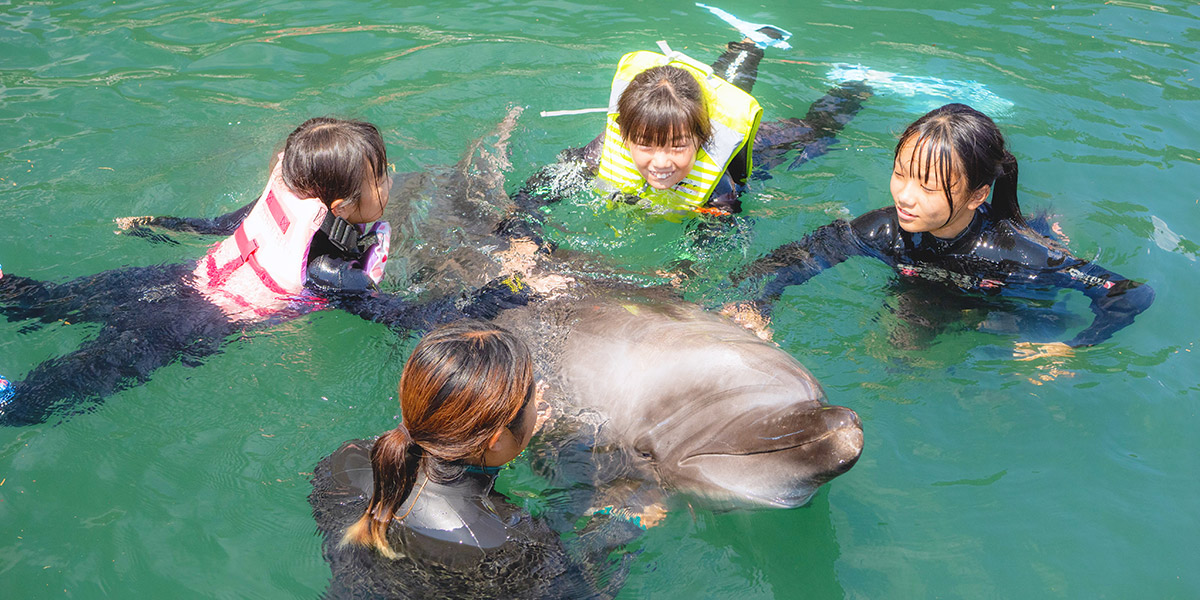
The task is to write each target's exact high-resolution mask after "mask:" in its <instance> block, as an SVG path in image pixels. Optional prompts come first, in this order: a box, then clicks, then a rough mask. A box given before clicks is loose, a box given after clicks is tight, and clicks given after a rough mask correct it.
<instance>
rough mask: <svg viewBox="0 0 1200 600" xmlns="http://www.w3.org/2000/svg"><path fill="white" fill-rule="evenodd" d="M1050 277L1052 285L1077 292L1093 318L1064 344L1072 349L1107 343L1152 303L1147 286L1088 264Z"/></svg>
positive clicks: (1059, 271)
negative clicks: (1087, 301)
mask: <svg viewBox="0 0 1200 600" xmlns="http://www.w3.org/2000/svg"><path fill="white" fill-rule="evenodd" d="M1051 277H1052V279H1053V281H1052V283H1053V284H1055V285H1058V286H1060V287H1066V288H1071V289H1076V290H1079V291H1081V292H1083V293H1084V295H1086V296H1087V297H1088V298H1090V299H1091V301H1092V312H1093V313H1095V315H1096V318H1095V319H1094V320H1093V321H1092V324H1091V325H1090V326H1088V327H1087V328H1086V329H1084V330H1083V331H1081V332H1079V334H1078V335H1076V336H1075V337H1073V338H1071V339H1070V340H1068V341H1067V342H1066V344H1067V345H1068V346H1071V347H1074V348H1078V347H1080V346H1093V345H1095V344H1099V343H1100V342H1103V341H1105V340H1107V339H1108V338H1109V337H1110V336H1112V334H1113V333H1116V332H1117V331H1118V330H1120V329H1121V328H1123V327H1125V326H1126V325H1129V324H1130V323H1132V322H1133V319H1134V317H1136V316H1137V315H1138V314H1140V313H1141V312H1142V311H1144V310H1146V309H1147V308H1149V307H1150V305H1151V304H1153V303H1154V289H1153V288H1151V287H1150V286H1148V285H1146V284H1144V283H1139V282H1137V281H1133V280H1131V279H1126V278H1124V277H1122V276H1121V275H1118V274H1116V273H1113V272H1112V271H1109V270H1108V269H1105V268H1104V267H1100V266H1098V265H1094V264H1092V263H1082V264H1075V265H1072V266H1069V267H1065V268H1063V269H1060V270H1058V271H1054V272H1053V273H1051Z"/></svg>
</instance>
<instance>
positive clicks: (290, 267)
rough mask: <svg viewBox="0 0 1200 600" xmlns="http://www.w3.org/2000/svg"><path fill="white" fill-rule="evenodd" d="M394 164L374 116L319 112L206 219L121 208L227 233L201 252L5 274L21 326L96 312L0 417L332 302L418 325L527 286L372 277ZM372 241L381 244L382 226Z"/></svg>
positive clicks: (519, 298)
mask: <svg viewBox="0 0 1200 600" xmlns="http://www.w3.org/2000/svg"><path fill="white" fill-rule="evenodd" d="M386 166H387V154H386V150H385V148H384V144H383V139H382V137H381V136H380V135H379V131H378V130H377V129H376V128H375V127H374V126H373V125H371V124H369V123H362V122H355V121H343V120H338V119H330V118H317V119H310V120H309V121H306V122H305V123H304V124H302V125H301V126H300V127H299V128H297V129H296V130H295V131H293V132H292V134H291V135H290V136H288V140H287V143H286V144H285V147H284V151H283V153H282V155H281V156H280V158H279V160H278V161H277V163H276V164H275V165H274V167H273V168H272V170H271V174H270V177H269V181H268V183H267V185H266V187H265V189H264V190H263V192H262V194H261V195H260V196H259V197H258V198H257V199H256V200H255V201H254V202H252V203H251V204H250V205H247V206H245V207H243V208H241V209H239V210H237V211H235V212H233V213H230V214H228V215H224V216H222V217H218V218H216V219H209V220H206V219H176V218H169V217H168V218H148V217H138V218H133V219H124V220H122V222H123V223H122V224H123V225H136V224H150V225H156V226H161V227H166V228H168V229H176V230H189V231H195V232H200V233H224V234H225V235H228V236H229V237H228V238H226V239H224V240H222V241H220V242H218V243H217V244H215V245H213V246H212V247H211V248H210V249H209V250H208V252H207V253H206V254H205V255H204V256H203V257H201V258H200V259H199V260H197V261H195V262H190V263H183V264H173V265H153V266H147V267H131V268H122V269H116V270H112V271H106V272H103V273H99V274H96V275H90V276H85V277H81V278H79V279H75V280H73V281H69V282H66V283H49V282H43V281H36V280H33V279H29V278H27V277H21V276H16V275H5V276H3V277H0V313H2V314H3V315H4V316H5V317H6V318H7V319H8V320H10V321H16V320H26V319H28V320H36V322H34V323H33V324H32V325H31V326H29V327H26V328H25V330H24V331H25V332H28V331H31V330H34V329H37V328H38V327H40V325H41V324H44V323H56V322H58V321H60V320H62V321H67V322H70V323H78V322H81V321H92V322H96V323H99V324H101V328H100V331H99V333H98V334H97V335H96V337H95V338H94V339H91V340H89V341H87V342H84V343H83V344H82V345H81V346H80V347H79V348H78V349H77V350H75V351H73V352H71V353H69V354H66V355H64V356H59V357H56V358H52V359H49V360H47V361H45V362H43V363H41V364H39V365H37V366H36V367H34V368H33V369H32V370H31V371H30V372H29V373H27V374H26V375H25V377H24V379H23V380H21V381H16V382H15V383H14V384H13V385H12V392H13V394H12V395H11V397H9V398H7V399H3V398H0V424H10V425H21V424H30V423H39V422H43V421H46V420H47V419H49V418H51V417H53V416H55V415H58V416H60V417H65V416H67V415H70V414H73V413H76V412H81V411H84V410H87V409H88V408H89V407H91V406H94V405H95V404H98V403H99V402H100V401H101V400H103V399H104V398H105V397H106V396H109V395H111V394H113V393H115V392H118V391H120V390H122V389H126V388H128V387H130V386H132V385H135V384H138V383H141V382H144V381H146V380H147V379H149V377H150V374H151V373H152V372H153V371H154V370H155V369H157V368H159V367H161V366H165V365H168V364H171V363H174V362H177V361H178V362H182V363H184V364H185V365H188V366H196V365H199V364H201V362H202V360H203V359H204V357H206V356H209V355H211V354H214V353H216V352H218V351H219V350H220V348H221V345H222V344H223V343H224V342H225V340H226V339H230V338H231V337H232V336H235V334H239V333H241V332H244V331H246V330H247V329H251V328H257V327H263V326H266V325H269V324H273V323H275V322H279V321H281V320H286V319H289V318H293V317H297V316H301V315H304V314H307V313H309V312H312V311H314V310H319V309H321V308H325V307H334V308H340V309H343V310H346V311H348V312H351V313H353V314H357V315H359V316H362V317H363V318H365V319H368V320H372V321H377V322H382V323H385V324H387V325H389V326H391V327H393V328H395V329H403V330H410V329H428V328H430V327H432V326H433V325H435V324H438V323H442V322H447V321H452V320H455V319H458V318H462V317H464V316H473V317H484V318H486V317H490V316H494V314H495V313H496V312H497V311H498V310H500V309H502V308H506V307H509V306H513V305H515V304H519V303H524V302H525V301H526V300H527V292H526V291H525V289H524V288H523V287H522V286H521V285H519V284H516V283H512V282H509V283H494V284H489V285H488V286H485V287H484V288H481V289H480V290H477V291H475V292H473V293H471V294H470V295H469V297H467V298H465V299H462V298H442V299H437V300H432V301H429V302H425V303H420V304H418V303H413V302H408V301H405V300H404V299H401V298H398V297H396V296H393V295H389V294H383V293H379V292H377V291H374V290H371V289H368V288H369V287H370V285H369V284H370V283H371V282H372V277H373V276H375V275H376V274H378V271H379V270H380V269H379V267H380V264H381V263H382V258H381V257H379V256H378V255H377V254H372V252H378V250H374V251H372V250H370V248H366V249H364V248H363V247H364V246H371V245H372V241H371V240H372V237H371V236H369V235H368V236H363V235H362V233H363V231H362V230H361V228H360V225H361V224H363V223H368V222H371V221H374V220H376V219H378V218H379V217H380V216H381V215H382V212H383V208H384V206H386V204H387V200H388V188H389V185H390V178H389V177H388V176H387V172H386ZM143 231H144V230H143ZM380 231H381V228H377V229H376V230H375V236H376V237H378V236H379V235H380ZM383 234H384V235H386V231H383ZM364 237H366V238H367V239H365V240H364V239H363V238H364ZM377 246H379V247H381V248H384V249H386V247H387V240H386V239H384V240H383V241H382V243H379V244H377ZM0 367H2V365H0Z"/></svg>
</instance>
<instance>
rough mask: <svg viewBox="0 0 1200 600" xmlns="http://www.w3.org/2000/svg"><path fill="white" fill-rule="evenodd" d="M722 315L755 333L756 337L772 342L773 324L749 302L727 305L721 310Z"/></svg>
mask: <svg viewBox="0 0 1200 600" xmlns="http://www.w3.org/2000/svg"><path fill="white" fill-rule="evenodd" d="M721 314H722V315H725V316H726V317H729V318H730V319H733V322H734V323H737V324H738V325H741V326H742V327H745V328H746V329H749V330H750V331H753V332H754V335H757V336H758V337H759V338H761V339H762V340H764V341H767V342H769V341H771V336H772V335H774V333H775V332H773V331H771V327H770V324H771V322H770V321H769V320H768V319H767V318H766V317H764V316H762V313H760V312H758V309H756V308H754V305H753V304H751V303H749V302H735V303H733V304H726V305H725V308H722V309H721Z"/></svg>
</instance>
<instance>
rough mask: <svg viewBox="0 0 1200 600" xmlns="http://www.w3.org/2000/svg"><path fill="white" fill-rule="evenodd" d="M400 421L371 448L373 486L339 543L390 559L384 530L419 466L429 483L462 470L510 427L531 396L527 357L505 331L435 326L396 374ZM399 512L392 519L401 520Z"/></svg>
mask: <svg viewBox="0 0 1200 600" xmlns="http://www.w3.org/2000/svg"><path fill="white" fill-rule="evenodd" d="M398 393H399V396H400V412H401V415H402V417H403V421H402V422H401V424H400V426H399V427H397V428H396V429H393V430H391V431H389V432H387V433H385V434H383V435H382V436H380V437H379V439H378V440H376V441H375V446H374V447H373V448H371V471H372V474H373V475H374V491H373V492H372V494H371V501H370V502H369V503H368V504H367V508H366V510H365V511H364V512H363V515H362V517H360V518H359V520H358V521H357V522H355V523H354V524H353V525H351V526H350V528H349V529H347V530H346V534H345V537H344V538H343V542H342V543H350V544H358V545H362V546H368V547H374V548H375V549H376V550H378V551H379V552H380V553H381V554H383V555H385V556H387V557H389V558H394V557H395V552H394V551H393V550H392V549H391V546H390V545H389V544H388V540H387V530H388V527H389V525H390V524H391V522H392V520H393V519H395V518H397V517H396V514H395V512H396V509H397V508H399V507H400V506H401V505H402V504H403V503H404V501H405V499H406V498H408V495H409V494H410V493H412V490H413V485H414V484H415V483H416V479H417V474H418V473H420V472H421V471H422V470H423V471H424V472H425V474H426V475H428V476H429V477H430V478H431V479H434V480H435V481H439V480H440V481H447V480H452V479H454V478H456V477H458V476H460V475H461V474H462V470H463V468H464V462H463V461H468V460H477V459H479V458H481V457H482V456H483V453H484V450H485V449H486V448H487V446H488V443H489V441H490V439H491V437H492V436H493V435H494V434H495V433H496V432H497V431H500V430H501V429H503V428H508V429H509V430H511V431H512V432H513V434H514V435H515V436H517V437H518V438H520V437H522V436H523V435H524V434H525V433H526V432H525V431H523V430H522V431H518V430H517V428H518V427H519V426H520V425H521V423H522V422H523V421H522V419H521V416H522V415H524V414H525V411H528V410H535V409H534V408H533V407H531V406H530V405H531V404H532V403H533V402H532V400H533V396H534V376H533V359H532V358H531V356H530V353H529V349H528V348H527V347H526V346H525V344H524V343H523V342H522V341H521V340H519V339H517V338H516V337H515V336H513V334H512V333H510V332H508V331H507V330H505V329H503V328H500V327H497V326H495V325H492V324H490V323H484V322H482V321H473V320H463V321H456V322H454V323H450V324H448V325H444V326H442V327H439V328H437V329H435V330H433V331H432V332H430V333H429V334H428V335H426V336H425V337H424V338H422V339H421V342H420V343H418V344H417V347H416V349H414V350H413V353H412V356H410V357H409V358H408V362H407V363H405V365H404V372H403V373H402V374H401V375H400V388H399V391H398ZM404 516H405V515H401V516H400V517H399V518H401V519H403V518H404Z"/></svg>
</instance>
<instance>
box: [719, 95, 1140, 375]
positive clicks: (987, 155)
mask: <svg viewBox="0 0 1200 600" xmlns="http://www.w3.org/2000/svg"><path fill="white" fill-rule="evenodd" d="M891 194H892V201H893V206H889V207H886V208H880V209H877V210H874V211H871V212H868V213H866V214H864V215H862V216H860V217H858V218H856V219H854V220H853V221H844V220H838V221H835V222H833V223H831V224H829V225H826V226H824V227H821V228H819V229H817V230H816V231H814V232H813V233H811V234H809V235H808V236H805V237H804V238H803V239H801V240H800V241H798V242H792V243H789V244H786V245H784V246H781V247H779V248H777V249H775V250H774V251H773V252H771V253H770V254H769V255H767V256H765V257H763V258H760V259H759V260H757V261H755V262H754V263H752V264H751V265H749V267H747V268H746V269H745V270H743V272H741V273H740V274H737V275H735V276H734V279H735V280H736V281H743V280H749V281H752V282H753V284H754V285H756V286H757V288H756V290H755V296H756V297H757V299H756V300H754V301H751V302H746V303H740V304H736V305H733V306H730V307H728V308H727V309H726V312H727V314H730V315H731V316H733V317H734V318H735V319H736V320H738V321H740V322H742V323H743V324H746V325H747V326H749V327H752V328H755V329H760V330H762V331H763V333H764V334H765V333H766V319H767V316H768V311H769V309H770V305H771V303H773V302H774V301H775V300H776V299H778V298H779V296H780V295H781V294H782V293H783V290H784V288H786V287H788V286H791V285H798V284H801V283H803V282H805V281H807V280H808V279H809V278H811V277H813V276H814V275H816V274H817V273H819V272H820V271H822V270H824V269H826V268H828V267H831V266H833V265H835V264H837V263H840V262H842V261H844V260H846V259H847V258H848V257H850V256H854V255H863V256H872V257H875V258H879V259H880V260H883V261H884V262H886V263H888V264H889V265H891V266H892V267H893V268H894V269H895V270H896V272H897V273H898V274H899V275H900V276H901V277H902V278H903V279H905V280H911V281H914V282H916V281H917V280H924V281H932V282H934V283H935V288H938V289H942V290H945V289H947V288H949V289H950V290H953V291H955V292H966V297H967V298H970V297H979V296H996V295H1006V296H1024V297H1033V298H1037V297H1044V293H1043V292H1044V290H1046V289H1053V288H1057V287H1066V288H1071V289H1076V290H1079V291H1081V292H1083V293H1084V294H1085V295H1087V296H1088V298H1090V299H1091V301H1092V307H1091V308H1092V312H1093V313H1095V315H1096V316H1095V319H1094V321H1093V322H1092V324H1091V325H1090V326H1089V327H1087V328H1085V329H1084V330H1083V331H1081V332H1079V333H1078V334H1077V335H1075V336H1074V337H1072V338H1070V339H1069V340H1067V341H1066V342H1051V343H1038V344H1032V343H1029V342H1019V343H1018V344H1017V351H1016V353H1015V354H1016V355H1017V356H1020V357H1021V358H1032V357H1034V356H1038V355H1045V354H1053V355H1066V354H1069V353H1070V352H1071V349H1072V348H1075V347H1081V346H1090V345H1093V344H1097V343H1100V342H1102V341H1104V340H1106V339H1108V337H1109V336H1111V335H1112V334H1113V332H1115V331H1117V330H1119V329H1121V328H1122V327H1124V326H1126V325H1128V324H1129V323H1132V322H1133V318H1134V316H1136V315H1137V314H1138V313H1140V312H1142V311H1143V310H1145V309H1146V308H1147V307H1149V306H1150V304H1151V303H1152V302H1153V301H1154V291H1153V290H1152V289H1151V288H1150V286H1148V285H1143V284H1141V283H1138V282H1135V281H1132V280H1129V279H1126V278H1124V277H1122V276H1120V275H1118V274H1116V273H1113V272H1111V271H1108V270H1106V269H1104V268H1102V267H1099V266H1097V265H1094V264H1091V263H1089V262H1087V261H1085V260H1082V259H1079V258H1076V257H1075V256H1072V255H1071V253H1070V252H1069V251H1068V250H1066V249H1065V248H1064V247H1063V246H1061V245H1059V244H1058V243H1056V242H1054V241H1052V240H1051V239H1049V238H1047V237H1046V236H1044V235H1042V234H1041V233H1038V232H1036V231H1034V230H1033V229H1032V228H1031V227H1030V225H1029V224H1027V223H1026V221H1025V217H1024V216H1023V215H1022V214H1021V207H1020V205H1019V204H1018V202H1017V159H1016V158H1015V157H1013V155H1012V154H1011V153H1010V152H1009V151H1008V149H1007V147H1006V145H1005V142H1004V136H1003V134H1001V133H1000V129H999V128H998V127H996V124H995V123H994V122H993V121H992V120H991V119H990V118H988V117H987V115H984V114H983V113H981V112H979V111H977V110H975V109H973V108H971V107H969V106H966V105H964V104H947V105H945V106H942V107H941V108H938V109H935V110H933V111H930V112H929V113H927V114H926V115H925V116H923V117H921V118H920V119H917V120H916V121H915V122H914V123H913V124H912V125H909V126H908V128H907V129H905V130H904V133H903V134H901V135H900V140H899V141H898V142H897V143H896V150H895V154H894V161H893V165H892V175H891ZM989 195H990V196H991V202H990V203H988V202H987V199H988V196H989ZM960 304H961V303H960ZM901 312H905V311H901ZM949 312H952V313H953V312H959V313H961V311H949ZM916 321H918V322H921V323H922V325H923V326H925V327H926V328H929V329H933V330H934V331H932V333H933V334H936V333H937V331H938V330H940V328H941V327H942V325H941V324H936V323H935V324H934V326H933V327H929V322H930V319H929V318H928V316H918V317H917V319H916ZM1022 333H1025V332H1022Z"/></svg>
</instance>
